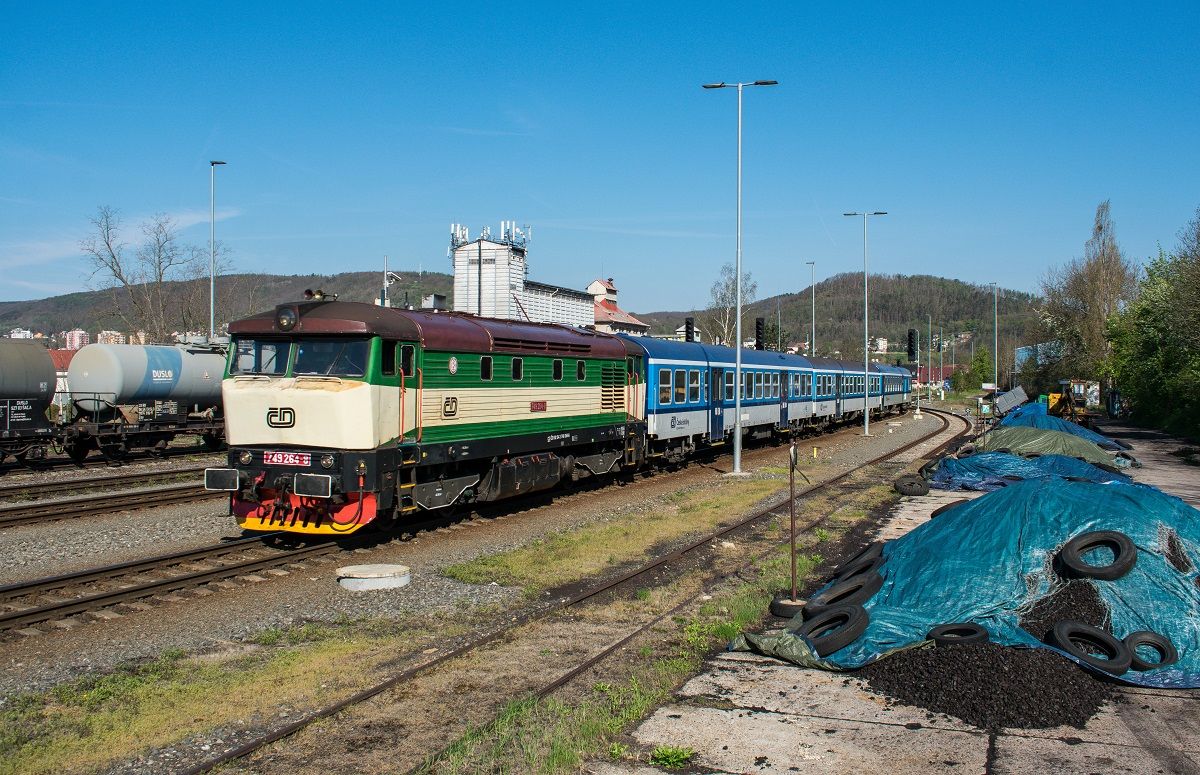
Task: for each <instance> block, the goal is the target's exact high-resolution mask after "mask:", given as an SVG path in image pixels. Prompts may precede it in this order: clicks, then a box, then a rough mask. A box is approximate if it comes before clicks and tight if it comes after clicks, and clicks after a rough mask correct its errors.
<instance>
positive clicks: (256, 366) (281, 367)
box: [229, 338, 292, 377]
mask: <svg viewBox="0 0 1200 775" xmlns="http://www.w3.org/2000/svg"><path fill="white" fill-rule="evenodd" d="M291 351H292V343H291V342H280V341H271V340H269V339H268V340H263V339H241V338H239V339H237V340H236V341H235V342H234V356H233V361H232V362H231V363H230V364H229V373H230V374H264V375H267V376H271V377H280V376H283V374H284V373H286V372H287V366H288V358H289V356H290V355H291Z"/></svg>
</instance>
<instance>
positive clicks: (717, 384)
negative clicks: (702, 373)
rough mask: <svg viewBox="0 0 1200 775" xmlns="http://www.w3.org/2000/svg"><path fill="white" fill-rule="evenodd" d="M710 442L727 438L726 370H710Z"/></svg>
mask: <svg viewBox="0 0 1200 775" xmlns="http://www.w3.org/2000/svg"><path fill="white" fill-rule="evenodd" d="M708 374H709V382H708V387H709V391H708V396H709V402H708V403H709V409H708V440H709V441H720V440H721V439H722V438H724V437H725V400H724V399H725V369H716V368H714V369H709V371H708Z"/></svg>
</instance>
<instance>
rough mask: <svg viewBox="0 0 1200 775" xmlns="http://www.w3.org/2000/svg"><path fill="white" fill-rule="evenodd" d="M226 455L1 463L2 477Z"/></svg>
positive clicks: (180, 453) (202, 452)
mask: <svg viewBox="0 0 1200 775" xmlns="http://www.w3.org/2000/svg"><path fill="white" fill-rule="evenodd" d="M222 454H224V453H223V452H222V451H221V450H207V449H200V448H194V449H186V448H169V449H166V450H164V451H151V450H146V451H139V452H131V453H130V454H128V455H126V456H124V457H121V458H115V459H114V458H106V457H102V456H100V455H94V456H92V457H89V458H87V459H86V460H84V461H83V462H76V461H74V460H72V459H71V458H69V457H48V458H46V459H45V460H29V461H25V462H23V463H22V462H12V463H10V462H0V476H4V475H6V474H10V473H11V474H16V473H44V472H47V471H62V470H74V471H78V470H81V469H85V468H116V467H119V466H122V465H125V464H126V463H150V462H154V461H156V460H170V459H172V458H185V457H188V456H189V455H193V456H212V455H222Z"/></svg>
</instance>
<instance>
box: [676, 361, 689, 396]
mask: <svg viewBox="0 0 1200 775" xmlns="http://www.w3.org/2000/svg"><path fill="white" fill-rule="evenodd" d="M686 380H687V372H685V371H684V370H683V369H675V403H677V404H682V403H686V402H687V382H686Z"/></svg>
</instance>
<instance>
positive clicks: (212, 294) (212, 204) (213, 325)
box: [208, 161, 225, 339]
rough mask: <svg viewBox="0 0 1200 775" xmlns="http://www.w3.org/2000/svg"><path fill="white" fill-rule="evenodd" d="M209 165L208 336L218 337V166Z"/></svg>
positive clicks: (212, 163)
mask: <svg viewBox="0 0 1200 775" xmlns="http://www.w3.org/2000/svg"><path fill="white" fill-rule="evenodd" d="M224 163H225V162H223V161H210V162H209V163H208V251H209V261H208V336H209V338H210V339H212V338H215V337H216V335H217V165H218V164H224Z"/></svg>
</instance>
